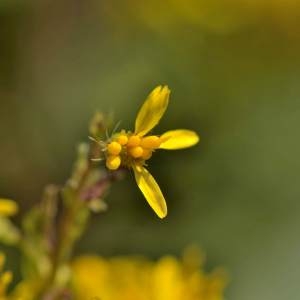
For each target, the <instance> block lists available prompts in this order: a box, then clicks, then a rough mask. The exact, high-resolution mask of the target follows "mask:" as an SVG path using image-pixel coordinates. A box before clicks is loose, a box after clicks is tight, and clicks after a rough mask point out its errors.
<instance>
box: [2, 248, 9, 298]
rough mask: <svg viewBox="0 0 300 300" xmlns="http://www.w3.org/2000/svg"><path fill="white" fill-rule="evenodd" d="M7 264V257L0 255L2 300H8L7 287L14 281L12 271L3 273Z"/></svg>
mask: <svg viewBox="0 0 300 300" xmlns="http://www.w3.org/2000/svg"><path fill="white" fill-rule="evenodd" d="M4 263H5V256H4V254H3V253H0V300H6V299H7V298H6V290H7V286H8V285H9V284H10V283H11V281H12V273H11V272H10V271H5V272H3V266H4Z"/></svg>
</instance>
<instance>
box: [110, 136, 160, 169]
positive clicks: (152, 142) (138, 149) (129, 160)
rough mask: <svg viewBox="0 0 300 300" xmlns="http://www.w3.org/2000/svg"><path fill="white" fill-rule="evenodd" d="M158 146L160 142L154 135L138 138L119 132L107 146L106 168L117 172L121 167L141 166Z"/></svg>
mask: <svg viewBox="0 0 300 300" xmlns="http://www.w3.org/2000/svg"><path fill="white" fill-rule="evenodd" d="M160 144H161V140H160V138H159V137H158V136H156V135H149V136H145V137H140V136H138V135H135V134H132V133H126V132H125V131H121V132H120V133H117V134H115V135H114V136H113V137H112V139H111V140H110V142H109V143H108V144H107V147H106V167H107V168H108V169H110V170H117V169H118V168H119V167H120V166H121V165H122V166H125V167H128V168H129V167H131V166H132V165H133V164H136V163H141V164H143V163H144V162H145V161H146V160H148V159H149V158H150V157H151V156H152V153H153V151H154V150H155V149H157V148H159V146H160Z"/></svg>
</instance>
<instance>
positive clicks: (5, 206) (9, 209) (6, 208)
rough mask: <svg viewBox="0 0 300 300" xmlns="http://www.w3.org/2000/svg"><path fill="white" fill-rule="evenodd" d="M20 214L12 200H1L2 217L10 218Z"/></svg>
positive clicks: (0, 210)
mask: <svg viewBox="0 0 300 300" xmlns="http://www.w3.org/2000/svg"><path fill="white" fill-rule="evenodd" d="M17 212H18V205H17V203H16V202H15V201H13V200H10V199H3V198H0V216H5V217H10V216H13V215H15V214H16V213H17Z"/></svg>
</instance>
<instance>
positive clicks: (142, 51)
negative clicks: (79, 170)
mask: <svg viewBox="0 0 300 300" xmlns="http://www.w3.org/2000/svg"><path fill="white" fill-rule="evenodd" d="M299 78H300V3H299V1H298V0H285V1H281V0H227V1H225V0H213V1H204V0H199V1H197V0H187V1H179V0H167V1H159V0H154V1H150V2H146V1H138V0H127V1H97V0H87V1H79V0H77V1H76V0H51V1H50V0H26V1H22V0H1V1H0V101H1V102H0V137H1V142H0V146H1V147H0V162H1V169H0V193H1V196H5V197H10V198H14V199H17V200H18V201H19V203H20V205H21V207H22V210H23V211H26V209H27V208H29V207H31V206H32V205H33V204H34V203H36V202H37V201H39V198H40V196H41V193H42V190H43V187H44V186H45V185H46V184H47V183H49V182H53V183H63V182H64V180H65V179H66V178H67V177H68V174H69V172H70V169H71V167H72V162H73V161H74V158H75V156H76V145H77V144H78V143H79V142H80V141H86V140H87V134H88V133H87V124H88V121H89V119H90V117H91V116H92V115H93V113H94V112H95V111H96V110H100V111H104V112H108V113H109V112H114V115H115V119H116V121H118V120H121V121H122V124H121V127H124V128H132V127H133V124H134V118H135V115H136V113H137V110H138V109H139V107H140V105H141V104H142V102H143V100H144V99H145V97H146V96H147V94H148V93H149V92H150V91H151V90H152V89H153V88H154V87H155V86H156V85H158V84H168V85H169V87H170V88H171V90H172V95H171V102H170V106H169V109H168V111H167V114H166V115H165V116H164V118H163V120H162V121H161V123H160V124H159V126H158V127H157V129H156V132H157V133H162V132H164V131H165V130H168V129H172V128H190V129H194V130H196V131H197V132H198V133H199V134H200V135H201V143H200V144H199V145H198V146H196V147H194V148H193V149H188V150H184V151H180V152H171V153H170V152H158V153H156V155H155V157H154V158H153V159H152V161H151V165H150V170H151V172H152V173H153V174H154V176H155V177H156V179H157V181H158V182H159V183H160V184H161V187H162V190H163V191H164V193H165V195H166V198H167V202H168V206H169V215H168V217H167V218H166V219H165V220H163V221H161V220H159V219H158V218H157V217H156V216H155V215H154V213H153V212H152V211H151V210H150V209H149V207H148V205H147V204H146V202H145V200H144V199H143V197H142V195H141V194H140V192H139V191H138V190H137V187H136V186H135V183H134V181H133V180H132V176H130V175H129V176H128V177H127V179H126V180H124V181H122V182H119V183H117V184H116V185H115V186H114V188H113V190H112V191H111V193H110V194H109V196H108V198H107V201H108V204H109V210H108V212H107V213H105V214H103V215H101V216H96V217H94V218H93V220H92V223H91V226H90V227H89V230H88V232H87V234H86V235H85V237H84V238H83V240H82V241H81V243H80V244H79V245H78V247H77V249H76V251H77V252H78V253H86V252H88V253H93V252H96V253H99V254H101V255H105V256H111V255H119V254H133V253H139V254H144V255H147V256H149V257H152V258H156V257H159V256H161V255H164V254H166V253H171V254H176V255H179V254H180V253H181V251H182V250H183V249H184V248H185V246H187V245H189V244H196V245H199V246H201V247H202V249H203V250H204V251H205V252H206V253H207V256H208V269H209V268H211V267H213V266H216V265H223V266H225V267H226V268H227V269H228V271H229V273H230V274H231V283H230V286H229V288H228V289H227V292H226V297H227V299H232V300H241V299H242V300H253V299H270V300H277V299H278V300H282V299H298V298H299V297H300V289H299V278H300V269H299V267H298V266H299V264H300V240H299V226H300V218H299V209H300V201H299V200H300V199H299V196H300V192H299V171H300V160H299V153H300V142H299V128H300V85H299ZM12 255H13V254H12ZM14 255H15V254H14Z"/></svg>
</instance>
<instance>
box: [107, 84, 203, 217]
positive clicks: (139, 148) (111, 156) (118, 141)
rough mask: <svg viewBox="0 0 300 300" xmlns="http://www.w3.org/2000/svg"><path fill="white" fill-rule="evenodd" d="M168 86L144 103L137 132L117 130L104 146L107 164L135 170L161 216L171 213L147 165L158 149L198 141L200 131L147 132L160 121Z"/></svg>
mask: <svg viewBox="0 0 300 300" xmlns="http://www.w3.org/2000/svg"><path fill="white" fill-rule="evenodd" d="M169 95H170V90H169V88H168V87H167V86H164V87H162V86H158V87H156V88H155V89H154V90H153V91H152V92H151V93H150V95H149V96H148V97H147V99H146V101H145V102H144V104H143V105H142V107H141V109H140V111H139V112H138V114H137V117H136V120H135V130H134V132H131V131H125V130H122V131H121V132H118V133H115V134H114V135H113V136H112V137H111V138H110V139H109V140H108V141H107V142H106V146H105V149H104V152H105V157H106V166H107V168H108V169H110V170H117V169H118V168H120V167H127V168H130V169H132V170H133V172H134V176H135V180H136V182H137V185H138V187H139V188H140V190H141V191H142V193H143V194H144V196H145V198H146V200H147V201H148V203H149V205H150V206H151V207H152V209H153V210H154V211H155V212H156V214H157V215H158V216H159V217H160V218H164V217H165V216H166V215H167V205H166V201H165V198H164V196H163V194H162V192H161V190H160V188H159V185H158V184H157V182H156V181H155V179H154V178H153V177H152V175H151V174H150V173H149V172H148V171H147V169H146V168H145V165H146V161H147V160H148V159H150V157H151V156H152V153H153V152H154V151H155V150H156V149H166V150H176V149H183V148H187V147H191V146H193V145H195V144H197V143H198V141H199V137H198V135H197V134H196V133H195V132H194V131H191V130H186V129H177V130H171V131H167V132H165V133H164V134H162V135H160V136H159V135H147V134H148V133H149V132H150V131H151V130H152V129H153V128H154V127H155V126H156V125H157V124H158V122H159V121H160V119H161V117H162V116H163V114H164V113H165V111H166V109H167V106H168V103H169Z"/></svg>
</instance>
